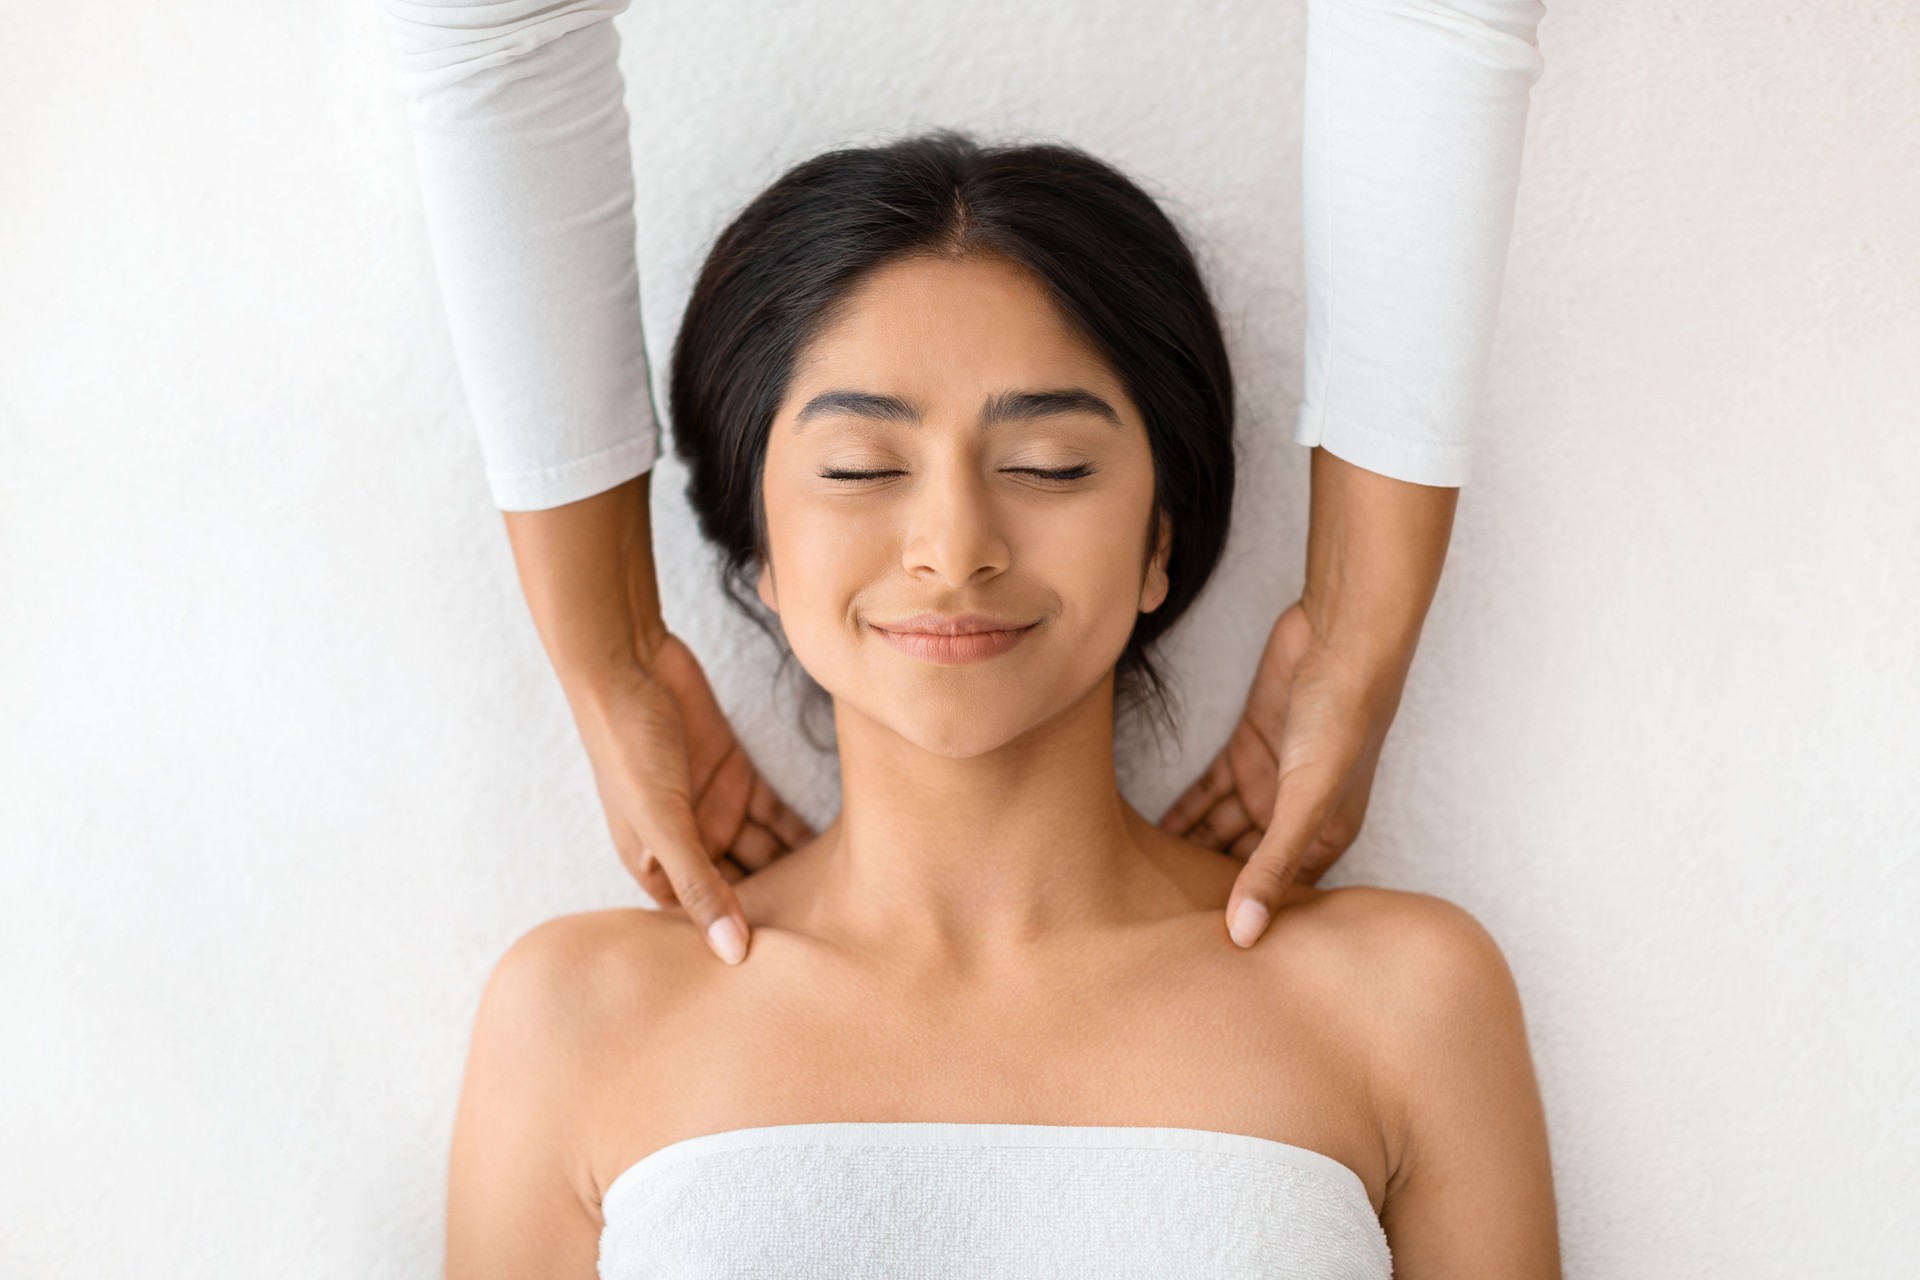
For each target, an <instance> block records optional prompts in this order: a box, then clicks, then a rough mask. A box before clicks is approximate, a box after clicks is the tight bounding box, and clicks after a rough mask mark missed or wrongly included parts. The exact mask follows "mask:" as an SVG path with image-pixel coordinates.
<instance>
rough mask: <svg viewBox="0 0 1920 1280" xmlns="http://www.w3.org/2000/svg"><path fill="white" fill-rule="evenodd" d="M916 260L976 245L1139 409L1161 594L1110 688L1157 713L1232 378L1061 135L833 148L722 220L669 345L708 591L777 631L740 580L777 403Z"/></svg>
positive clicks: (1180, 292) (1178, 262) (1186, 300)
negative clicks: (1056, 139)
mask: <svg viewBox="0 0 1920 1280" xmlns="http://www.w3.org/2000/svg"><path fill="white" fill-rule="evenodd" d="M921 254H955V255H966V254H989V255H994V256H997V257H1000V258H1003V259H1006V260H1008V261H1010V262H1013V263H1015V264H1017V265H1019V266H1021V267H1024V268H1026V269H1027V270H1028V271H1031V272H1032V273H1033V275H1034V276H1035V277H1036V278H1037V279H1038V280H1039V281H1040V283H1041V284H1042V285H1043V286H1044V287H1045V288H1046V291H1047V293H1048V294H1049V295H1050V296H1051V298H1052V300H1053V303H1054V305H1055V306H1056V307H1058V308H1059V310H1060V313H1061V315H1062V316H1063V317H1065V319H1066V321H1067V322H1068V323H1069V324H1070V325H1072V326H1074V327H1075V328H1076V329H1077V330H1078V331H1079V333H1080V334H1081V336H1082V337H1083V338H1084V339H1085V340H1086V341H1087V342H1088V343H1090V344H1091V346H1092V347H1093V349H1094V350H1095V351H1097V352H1098V353H1099V354H1100V355H1101V356H1102V357H1103V358H1104V359H1105V360H1106V361H1107V363H1108V364H1110V365H1111V366H1112V367H1113V370H1114V372H1115V373H1116V374H1118V375H1119V378H1120V380H1121V382H1122V384H1123V385H1124V386H1125V387H1126V389H1127V394H1128V395H1129V396H1131V397H1132V398H1133V402H1134V404H1135V405H1136V406H1137V407H1138V408H1139V410H1140V415H1141V417H1142V418H1143V419H1144V420H1145V422H1146V428H1147V437H1148V440H1149V443H1150V445H1151V448H1152V453H1153V469H1154V512H1155V517H1156V519H1158V518H1165V519H1167V520H1169V521H1170V523H1171V526H1172V548H1171V551H1170V555H1169V559H1168V562H1167V578H1168V583H1169V586H1168V592H1167V598H1166V600H1165V601H1164V602H1163V603H1162V604H1161V605H1160V607H1159V608H1157V609H1155V610H1154V611H1153V612H1151V613H1143V614H1141V615H1139V617H1138V619H1137V620H1136V622H1135V624H1134V629H1133V634H1132V635H1131V636H1130V637H1129V638H1128V640H1127V645H1126V648H1125V649H1124V650H1123V651H1122V652H1121V655H1120V658H1119V661H1118V662H1117V664H1116V666H1115V699H1116V703H1117V704H1120V705H1131V704H1136V703H1137V704H1140V705H1143V706H1146V707H1148V708H1149V709H1151V710H1153V711H1156V712H1158V713H1159V715H1160V716H1161V717H1162V718H1163V719H1167V720H1168V721H1169V722H1170V721H1171V716H1170V714H1169V713H1168V711H1167V708H1166V686H1165V682H1164V680H1163V678H1162V676H1161V674H1160V672H1159V671H1158V670H1157V669H1156V667H1155V665H1154V663H1153V660H1152V658H1151V656H1150V655H1149V652H1148V650H1149V647H1150V646H1151V645H1152V644H1153V642H1154V641H1155V640H1156V639H1158V638H1159V637H1160V636H1161V635H1163V634H1164V633H1165V632H1166V631H1167V629H1168V628H1169V627H1171V626H1172V625H1173V624H1174V622H1175V621H1177V620H1178V619H1179V617H1180V615H1181V614H1182V613H1184V612H1185V611H1186V609H1187V607H1188V606H1189V605H1190V604H1192V603H1193V600H1194V598H1195V597H1196V596H1198V595H1199V593H1200V589H1201V587H1203V586H1204V585H1205V584H1206V581H1207V579H1208V577H1209V576H1210V575H1211V574H1212V573H1213V569H1214V566H1215V564H1217V563H1218V562H1219V559H1220V553H1221V549H1222V548H1223V546H1224V545H1225V543H1226V539H1227V526H1228V522H1229V520H1230V518H1231V509H1232V505H1233V463H1234V459H1233V374H1232V370H1231V369H1230V368H1229V365H1228V361H1227V351H1226V344H1225V342H1224V341H1223V340H1222V338H1221V333H1220V322H1219V318H1218V317H1217V316H1216V315H1215V314H1214V309H1213V302H1212V300H1211V299H1210V298H1209V297H1208V295H1207V289H1206V285H1205V284H1204V283H1203V282H1202V280H1201V278H1200V271H1199V268H1198V267H1197V266H1196V265H1195V262H1194V259H1193V254H1192V252H1191V251H1190V250H1189V249H1188V247H1187V245H1186V242H1185V241H1184V240H1182V239H1181V237H1180V233H1179V231H1178V230H1177V229H1176V228H1175V227H1174V225H1173V223H1172V222H1171V221H1169V220H1168V218H1167V216H1166V214H1165V213H1163V212H1162V211H1161V209H1160V207H1159V206H1158V205H1157V204H1155V203H1154V201H1153V198H1152V197H1151V196H1149V195H1147V193H1146V192H1144V191H1142V190H1141V189H1140V188H1139V187H1137V186H1135V185H1134V184H1133V183H1132V182H1131V181H1130V180H1128V179H1127V178H1126V177H1125V176H1124V175H1123V174H1121V173H1119V172H1118V171H1117V170H1115V169H1113V168H1112V167H1111V166H1109V165H1106V164H1103V163H1101V162H1100V161H1099V160H1096V159H1094V158H1093V157H1092V156H1089V155H1087V154H1085V153H1084V152H1081V151H1077V150H1075V149H1073V148H1071V147H1065V146H1009V147H983V146H980V145H979V144H977V143H975V142H974V141H972V140H971V139H969V138H967V137H964V136H962V135H959V134H955V133H936V134H930V135H927V136H924V137H917V138H909V139H905V140H903V141H899V142H895V143H892V144H891V145H888V146H881V147H858V148H852V149H848V150H843V151H833V152H829V153H827V154H825V155H821V156H816V157H815V158H813V159H811V160H808V161H806V162H805V163H803V164H800V165H797V166H795V167H794V168H792V169H789V170H788V171H787V172H786V173H785V174H783V175H781V177H780V178H779V180H778V181H776V182H775V183H774V184H773V185H772V186H770V187H768V188H767V189H766V190H765V191H763V192H761V193H760V195H759V196H757V197H756V198H755V199H754V200H753V202H752V203H751V204H749V205H748V206H747V207H746V208H745V209H744V210H743V211H741V213H740V215H739V216H738V217H736V218H735V219H734V220H733V221H732V223H730V224H729V225H728V226H727V229H726V230H725V231H723V232H721V234H720V238H719V239H718V240H717V241H716V242H715V244H714V246H713V251H712V252H711V253H710V254H708V255H707V260H706V264H705V265H704V266H703V267H702V268H701V271H700V277H699V280H698V281H697V282H696V283H695V285H694V289H693V296H692V297H691V298H690V299H689V300H688V302H687V311H686V316H685V318H684V319H683V321H682V322H681V326H680V335H679V338H678V339H677V340H676V341H675V343H674V348H673V365H672V372H671V376H670V391H669V406H670V409H671V413H672V424H673V432H672V435H673V446H674V451H675V452H676V453H677V454H678V455H679V456H680V457H681V459H682V460H684V461H685V462H686V464H687V467H688V470H689V471H690V473H691V478H690V479H689V481H688V483H687V498H688V500H689V502H690V503H691V504H692V506H693V509H694V511H695V513H696V514H697V515H698V516H699V520H700V529H701V532H702V533H704V534H705V535H706V536H707V538H708V539H710V540H711V541H712V542H714V543H715V544H716V545H717V546H718V547H719V548H720V551H721V553H722V556H723V558H724V563H723V566H722V572H721V581H722V586H723V587H724V588H725V590H726V592H727V594H728V596H729V597H730V598H731V599H732V600H733V601H734V602H735V603H736V604H737V605H738V606H739V607H740V608H741V609H742V610H744V611H745V612H746V614H747V616H748V617H750V618H752V619H753V620H754V621H755V622H756V623H757V624H759V625H760V626H761V628H762V629H763V630H765V631H766V632H767V633H768V634H769V635H770V636H773V637H774V638H775V641H776V643H779V642H780V635H779V633H778V631H777V630H776V629H775V628H774V626H773V625H772V623H771V622H770V621H769V619H768V617H767V616H765V612H764V611H765V606H764V605H762V604H761V603H760V601H759V598H758V596H757V595H756V594H755V592H754V589H753V588H754V578H755V576H756V575H757V573H758V569H759V563H760V560H761V558H762V557H763V556H764V555H765V554H766V541H767V538H766V512H765V508H764V507H763V505H762V502H761V492H760V491H761V478H762V467H763V466H764V464H765V461H766V454H767V436H768V433H769V432H770V430H771V429H772V425H773V418H774V415H775V413H776V412H777V411H778V409H779V407H780V403H781V401H782V399H783V398H784V397H785V395H786V392H787V384H788V380H789V378H790V377H791V375H792V371H793V366H794V361H795V360H796V359H797V358H798V356H799V355H800V353H801V352H802V350H804V348H805V346H806V344H807V343H808V342H809V341H810V340H811V339H812V338H813V337H814V336H815V335H816V334H818V333H819V332H820V331H821V330H822V329H823V328H824V327H825V326H826V325H827V323H828V322H829V321H831V319H832V318H833V315H834V312H835V310H836V308H837V307H838V306H839V305H840V304H841V303H842V302H844V300H845V299H846V297H847V296H848V295H849V293H851V291H852V290H853V288H854V286H855V285H857V284H858V283H860V282H861V281H862V280H863V279H864V278H865V277H866V276H867V275H868V274H870V273H871V272H873V271H874V270H875V269H877V268H879V267H881V266H883V265H886V264H888V263H891V262H894V261H897V260H899V259H901V258H906V257H911V256H915V255H921ZM1152 550H1153V539H1152V538H1151V537H1149V539H1148V555H1149V556H1151V554H1152ZM782 647H783V649H784V645H783V646H782ZM790 652H791V651H787V653H788V655H789V656H790Z"/></svg>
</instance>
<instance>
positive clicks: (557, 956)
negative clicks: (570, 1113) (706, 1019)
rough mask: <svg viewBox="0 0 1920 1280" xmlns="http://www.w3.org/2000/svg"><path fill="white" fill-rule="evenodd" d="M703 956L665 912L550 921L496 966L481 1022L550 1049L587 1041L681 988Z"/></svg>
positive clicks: (688, 932) (682, 924)
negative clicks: (685, 974)
mask: <svg viewBox="0 0 1920 1280" xmlns="http://www.w3.org/2000/svg"><path fill="white" fill-rule="evenodd" d="M704 954H706V952H705V944H704V943H703V942H702V941H701V940H700V938H699V936H698V934H697V933H696V932H695V930H694V928H693V925H692V924H691V923H690V922H688V921H686V920H684V919H682V918H680V917H678V916H673V915H668V914H665V913H663V912H659V911H650V910H644V909H641V908H626V909H616V910H607V911H584V912H578V913H575V914H572V915H564V916H556V917H554V918H553V919H551V920H547V921H544V922H543V923H541V924H538V925H535V926H534V927H533V928H531V929H529V930H528V931H527V932H526V933H524V934H522V935H520V937H519V938H518V939H516V940H515V941H514V943H513V945H511V946H510V947H508V948H507V950H506V953H505V954H504V955H502V956H501V957H500V960H499V962H498V963H496V964H495V965H494V967H493V973H492V975H491V976H490V977H489V978H488V979H487V985H486V990H485V992H484V993H483V995H482V996H481V1001H480V1015H479V1016H480V1020H481V1021H482V1022H489V1023H492V1024H495V1025H496V1026H498V1027H499V1028H500V1029H503V1030H509V1031H511V1032H514V1033H519V1034H525V1035H530V1036H536V1037H539V1042H540V1043H544V1044H547V1045H549V1046H552V1047H555V1048H563V1047H565V1046H567V1045H569V1044H573V1043H574V1042H576V1041H579V1040H581V1039H583V1038H584V1039H586V1040H589V1041H591V1040H593V1039H594V1038H595V1037H596V1033H597V1031H598V1030H599V1029H600V1028H602V1027H604V1026H606V1025H608V1024H609V1023H610V1022H625V1021H627V1020H628V1019H629V1018H630V1016H631V1015H633V1014H635V1013H639V1012H643V1011H645V1010H646V1009H647V1008H648V1006H650V1005H654V1004H657V1002H659V1001H661V1000H665V999H670V998H671V997H672V995H673V993H674V992H676V991H679V990H682V989H684V984H683V983H681V982H679V981H677V980H676V979H677V978H679V977H680V976H681V974H682V972H683V971H684V970H685V969H686V968H687V967H688V965H689V962H690V961H692V960H695V959H699V958H701V957H702V956H703V955H704ZM574 1047H576V1048H579V1047H584V1046H581V1045H578V1044H574Z"/></svg>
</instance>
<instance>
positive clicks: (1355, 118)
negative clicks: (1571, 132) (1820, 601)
mask: <svg viewBox="0 0 1920 1280" xmlns="http://www.w3.org/2000/svg"><path fill="white" fill-rule="evenodd" d="M383 3H384V5H385V7H386V10H387V13H388V15H389V17H390V18H391V20H392V23H393V28H394V39H395V45H396V48H397V50H398V53H399V64H400V76H401V83H402V85H403V87H404V89H405V91H406V93H407V96H408V98H409V100H410V115H411V118H412V121H413V128H414V147H415V152H416V155H417V157H418V162H419V167H420V181H421V188H422V192H423V196H424V201H425V206H426V213H427V218H428V224H429V230H430V233H431V236H432V241H433V246H434V257H435V260H436V262H437V264H438V267H439V272H440V282H441V290H442V293H443V296H444V298H445V302H446V308H447V314H448V320H449V324H450V327H451V329H452V333H453V340H454V348H455V352H456V354H457V356H458V359H459V362H460V369H461V373H462V376H463V378H464V381H465V384H466V389H467V398H468V402H469V404H470V405H471V408H472V412H473V417H474V422H475V425H476V428H477V430H478V432H479V437H480V446H481V452H482V454H483V456H484V457H485V459H486V466H487V478H488V483H489V485H490V487H491V490H492V493H493V497H494V501H495V503H496V505H498V506H499V507H501V508H503V509H505V510H527V509H536V508H543V507H551V506H558V505H560V504H562V503H565V502H571V501H574V500H576V499H579V498H583V497H587V496H589V495H591V494H594V493H598V492H601V491H603V490H605V489H608V488H611V487H612V486H614V485H616V484H619V483H620V482H622V481H624V480H628V479H631V478H632V477H634V476H636V475H639V474H640V473H641V472H642V471H645V470H646V469H647V468H648V467H650V466H652V465H653V462H654V460H655V459H656V458H657V457H658V455H659V447H660V436H659V427H658V425H657V422H656V420H655V417H654V414H653V410H652V400H651V393H650V383H649V379H648V371H647V355H646V347H645V342H644V337H643V334H642V330H641V324H640V304H639V287H638V274H637V271H636V267H635V258H634V225H633V166H632V161H631V159H630V157H629V154H628V145H627V117H626V111H625V108H624V106H623V103H622V95H623V92H624V86H623V84H622V81H621V77H620V69H619V64H618V61H617V57H618V51H619V45H618V37H617V36H616V34H615V32H614V28H613V22H612V19H613V17H614V15H615V14H617V13H619V12H621V11H623V10H624V9H625V8H626V6H627V0H492V2H491V3H477V2H475V0H383ZM1540 16H1541V7H1540V5H1539V4H1538V3H1535V2H1534V0H1309V4H1308V28H1307V31H1308V34H1307V60H1308V67H1307V79H1306V86H1307V88H1306V103H1305V118H1304V122H1303V135H1304V136H1303V145H1302V150H1303V154H1304V175H1303V177H1304V191H1303V196H1304V202H1305V212H1304V225H1305V250H1306V301H1307V333H1306V371H1305V380H1304V387H1303V393H1302V400H1301V405H1300V414H1299V418H1298V420H1297V423H1296V425H1295V430H1294V439H1295V440H1297V441H1299V442H1300V443H1302V444H1318V445H1323V446H1325V447H1326V448H1327V449H1329V450H1330V451H1331V452H1333V453H1335V454H1338V455H1339V456H1340V457H1342V458H1345V459H1347V460H1349V461H1351V462H1354V463H1356V464H1357V465H1360V466H1363V467H1366V468H1368V469H1369V470H1373V471H1377V472H1380V473H1382V474H1384V475H1389V476H1394V477H1396V478H1399V479H1404V480H1413V481H1417V482H1419V483H1423V484H1437V485H1457V484H1461V483H1463V482H1464V481H1465V479H1466V476H1467V462H1468V455H1469V432H1470V428H1471V426H1472V419H1473V414H1474V410H1475V407H1476V404H1477V402H1478V399H1479V394H1480V386H1481V382H1482V380H1483V377H1484V374H1485V368H1486V361H1487V353H1488V348H1489V346H1490V343H1491V340H1492V332H1493V322H1494V315H1495V311H1496V308H1497V306H1498V302H1499V296H1500V285H1501V277H1502V275H1503V273H1504V267H1505V262H1506V247H1507V239H1508V234H1509V231H1510V228H1511V224H1512V217H1513V199H1514V190H1515V187H1516V185H1517V182H1518V176H1519V163H1520V149H1521V140H1522V135H1523V133H1524V130H1525V125H1526V110H1527V96H1528V91H1529V89H1530V88H1531V86H1532V84H1533V82H1534V80H1535V79H1536V78H1537V77H1538V76H1539V73H1540V56H1539V52H1538V49H1537V47H1536V45H1535V42H1534V32H1535V28H1536V27H1537V26H1538V24H1539V20H1540Z"/></svg>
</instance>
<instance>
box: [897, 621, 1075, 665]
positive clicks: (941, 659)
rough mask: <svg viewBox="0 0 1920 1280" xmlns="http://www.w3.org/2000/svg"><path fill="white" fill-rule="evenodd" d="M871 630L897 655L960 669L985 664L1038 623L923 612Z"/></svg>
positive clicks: (1024, 636)
mask: <svg viewBox="0 0 1920 1280" xmlns="http://www.w3.org/2000/svg"><path fill="white" fill-rule="evenodd" d="M872 625H873V629H874V630H875V631H878V632H879V633H880V635H881V637H882V638H883V639H884V640H886V642H887V643H888V644H890V645H892V646H893V647H894V648H896V649H898V650H900V652H902V653H904V654H907V655H908V656H909V657H914V658H919V659H920V660H921V661H922V662H934V663H939V664H940V665H942V666H963V665H965V664H967V663H969V662H984V661H985V660H986V659H988V658H995V657H998V656H999V655H1001V654H1003V653H1005V652H1007V650H1009V649H1011V648H1013V647H1014V646H1015V645H1017V644H1019V643H1020V642H1021V641H1022V640H1025V639H1026V638H1027V636H1028V635H1029V634H1030V633H1031V632H1032V631H1033V629H1034V628H1035V627H1037V626H1039V625H1040V624H1039V623H1037V622H1028V623H1022V622H1021V621H1019V619H1017V618H996V617H994V616H992V615H990V614H984V613H955V614H940V613H922V614H916V615H915V616H913V617H911V618H902V619H900V620H899V621H898V622H889V623H887V624H886V625H884V626H882V625H881V624H879V623H874V624H872Z"/></svg>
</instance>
